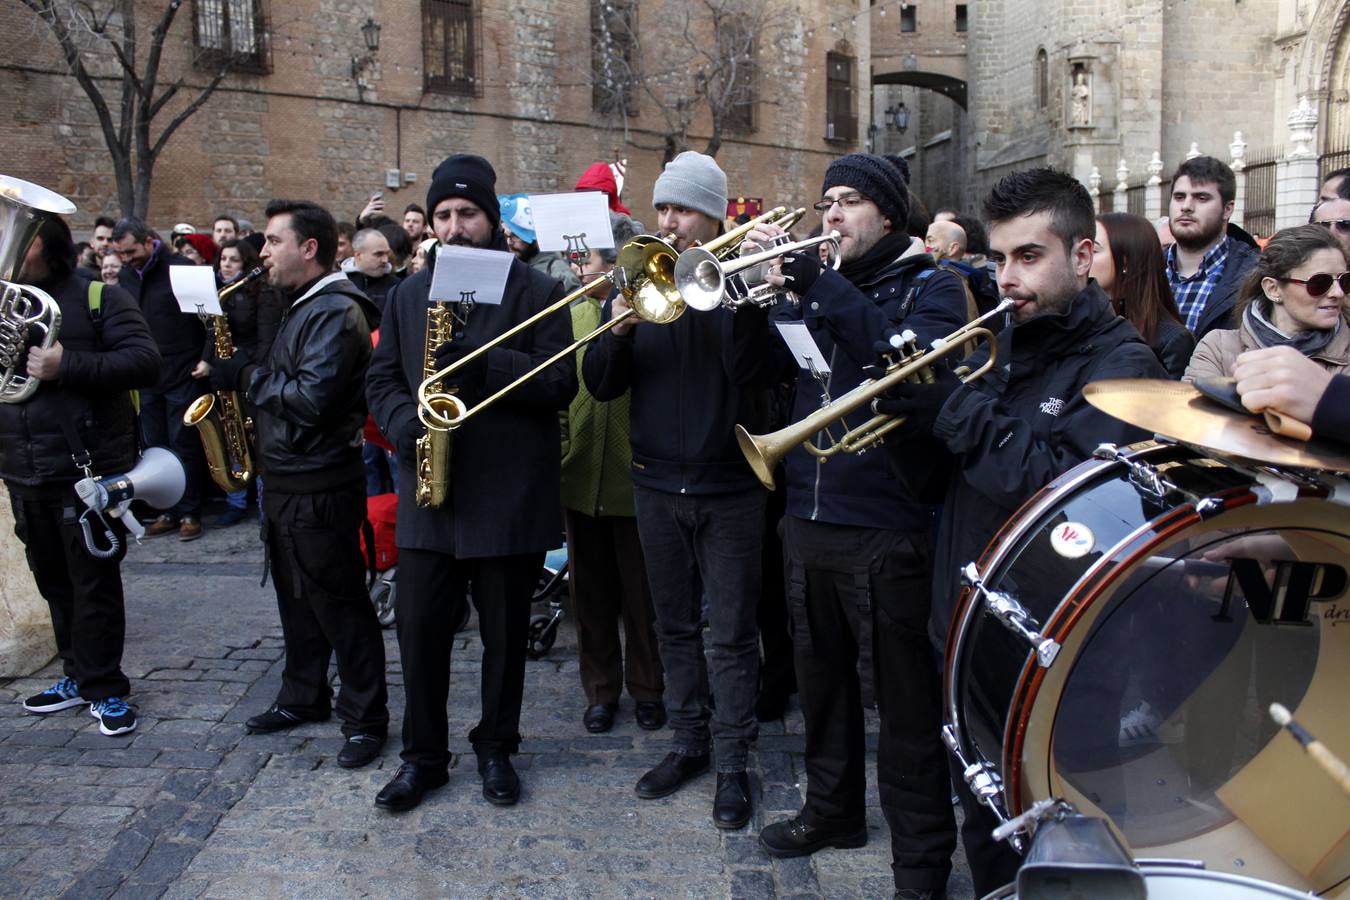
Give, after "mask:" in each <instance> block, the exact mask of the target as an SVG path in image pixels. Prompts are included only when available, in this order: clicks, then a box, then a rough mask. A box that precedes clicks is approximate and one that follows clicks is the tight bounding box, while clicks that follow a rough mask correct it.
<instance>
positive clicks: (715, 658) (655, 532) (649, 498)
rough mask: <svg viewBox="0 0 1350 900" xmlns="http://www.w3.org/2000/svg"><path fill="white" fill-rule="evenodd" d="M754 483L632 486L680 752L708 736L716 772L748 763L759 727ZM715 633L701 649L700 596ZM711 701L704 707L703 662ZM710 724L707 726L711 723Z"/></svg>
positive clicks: (760, 511)
mask: <svg viewBox="0 0 1350 900" xmlns="http://www.w3.org/2000/svg"><path fill="white" fill-rule="evenodd" d="M765 497H766V494H765V493H764V491H762V490H760V489H759V488H753V489H751V490H748V491H741V492H739V493H735V494H715V495H691V494H669V493H665V492H664V491H654V490H651V489H650V488H644V487H641V486H637V485H635V486H634V488H633V500H634V503H635V505H636V507H637V523H638V535H639V537H640V538H641V540H642V555H643V557H644V558H645V560H646V562H647V579H648V581H649V582H650V584H651V589H652V606H653V609H654V612H655V614H656V637H657V643H658V644H659V646H660V650H661V663H662V665H663V666H664V668H665V670H666V695H665V696H666V708H667V710H668V712H669V714H670V727H671V730H673V731H674V732H675V746H674V750H675V752H676V753H680V754H684V755H687V756H697V755H700V754H703V753H707V752H708V747H709V744H710V743H711V744H712V747H713V751H714V753H715V754H716V759H717V771H718V772H740V771H743V770H744V769H745V763H746V758H747V756H748V755H749V750H750V743H751V742H752V741H753V740H754V739H755V737H756V735H757V734H758V727H759V726H758V724H757V723H756V721H755V691H756V689H757V688H758V680H759V631H758V626H757V625H756V620H755V613H756V609H757V608H758V604H759V592H760V544H761V542H762V540H763V536H764V502H765ZM705 595H706V597H707V605H706V615H707V624H708V629H709V640H710V641H711V652H710V653H709V654H708V660H707V661H705V660H704V656H703V620H704V613H705V606H704V597H705ZM710 667H711V670H712V688H713V691H714V693H716V695H717V709H716V710H715V711H710V710H709V709H708V670H709V668H710ZM710 724H711V729H710V728H709V725H710Z"/></svg>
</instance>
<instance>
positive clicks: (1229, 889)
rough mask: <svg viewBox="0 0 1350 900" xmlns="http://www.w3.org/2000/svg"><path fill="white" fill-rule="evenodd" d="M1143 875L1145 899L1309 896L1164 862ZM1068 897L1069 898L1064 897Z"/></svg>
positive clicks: (1013, 893)
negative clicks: (1146, 894) (1146, 891)
mask: <svg viewBox="0 0 1350 900" xmlns="http://www.w3.org/2000/svg"><path fill="white" fill-rule="evenodd" d="M1139 869H1140V871H1142V872H1143V873H1144V887H1145V888H1146V889H1147V890H1148V900H1197V898H1203V900H1271V898H1275V897H1285V898H1295V897H1301V898H1303V900H1307V898H1308V895H1307V894H1305V893H1300V892H1298V891H1294V890H1290V889H1289V888H1286V887H1280V886H1279V885H1278V884H1270V883H1269V882H1265V881H1257V880H1256V879H1255V878H1243V877H1241V876H1238V875H1223V874H1220V873H1218V872H1206V871H1204V870H1203V869H1195V868H1189V867H1187V866H1175V865H1167V864H1165V863H1141V864H1140V866H1139ZM1017 896H1018V894H1017V888H1016V887H1015V886H1013V885H1008V886H1007V887H1005V888H1001V889H1000V890H997V891H994V893H992V894H990V895H989V896H988V897H986V898H985V900H1016V898H1017ZM1065 896H1070V895H1067V894H1066V895H1065Z"/></svg>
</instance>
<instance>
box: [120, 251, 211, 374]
mask: <svg viewBox="0 0 1350 900" xmlns="http://www.w3.org/2000/svg"><path fill="white" fill-rule="evenodd" d="M190 265H192V262H191V261H190V260H189V259H187V258H186V257H183V256H179V255H178V254H177V253H173V252H171V251H170V250H169V249H168V248H167V247H165V246H163V245H158V246H156V247H155V252H154V255H153V256H151V257H150V263H149V264H148V265H147V266H146V267H145V272H144V273H143V274H142V273H137V271H136V270H135V269H134V268H132V267H131V266H123V267H122V271H121V273H119V274H118V276H117V286H118V287H120V288H123V289H124V290H125V291H126V292H127V293H129V294H131V296H133V297H135V298H136V302H138V303H139V304H140V305H141V313H142V314H143V315H144V316H145V322H146V324H147V325H149V326H150V333H151V334H152V335H154V337H155V345H156V346H157V347H159V355H160V357H161V358H162V363H161V365H160V377H159V382H158V384H157V385H155V386H154V387H155V389H156V390H160V391H164V390H168V389H169V388H171V387H173V386H174V385H176V384H182V383H183V382H184V381H186V380H187V379H188V378H189V373H190V372H191V371H192V367H193V366H195V365H196V364H197V361H198V360H199V359H201V351H202V346H203V344H204V343H205V341H206V329H205V328H204V327H203V326H202V323H201V320H200V319H198V318H197V316H196V315H194V314H192V313H185V312H183V311H182V310H181V309H179V308H178V301H177V300H176V299H174V295H173V285H172V284H170V282H169V266H190Z"/></svg>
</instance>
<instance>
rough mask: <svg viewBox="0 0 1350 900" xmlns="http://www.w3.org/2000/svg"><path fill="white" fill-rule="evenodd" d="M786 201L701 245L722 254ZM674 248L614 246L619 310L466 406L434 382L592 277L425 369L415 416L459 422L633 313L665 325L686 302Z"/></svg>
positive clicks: (580, 291)
mask: <svg viewBox="0 0 1350 900" xmlns="http://www.w3.org/2000/svg"><path fill="white" fill-rule="evenodd" d="M787 212H788V211H787V209H786V208H785V207H782V206H780V207H777V208H775V209H771V210H769V211H768V212H766V213H764V214H763V215H761V216H758V217H756V218H754V219H751V220H750V221H749V222H746V223H745V224H744V225H740V226H738V227H736V228H734V229H732V230H731V231H728V232H727V233H726V234H723V235H721V236H720V237H717V238H714V239H713V240H711V241H709V242H708V243H707V245H705V248H704V249H706V250H707V251H708V252H710V253H712V254H718V253H723V254H727V253H730V252H731V251H733V250H734V249H736V248H737V247H739V246H740V243H741V241H743V240H744V239H745V236H746V235H747V234H749V233H750V232H751V230H753V229H754V228H755V227H756V226H758V225H761V224H763V223H765V222H769V221H773V220H776V219H780V218H782V217H783V216H784V215H785V214H787ZM678 256H679V254H678V253H677V252H676V251H675V248H674V247H673V246H672V245H671V243H670V242H668V241H667V240H665V239H663V238H661V237H654V236H652V235H639V236H638V237H635V238H633V239H632V240H630V241H628V242H627V243H625V244H624V245H623V246H622V247H620V248H619V253H618V257H617V259H616V261H615V265H614V269H613V270H611V271H610V272H609V273H607V274H606V275H604V276H602V277H601V278H600V279H599V280H600V281H611V282H613V284H614V286H615V287H617V288H618V289H619V290H620V291H622V292H623V296H624V299H625V300H626V301H627V302H628V310H627V311H626V312H623V313H621V314H619V315H617V316H615V317H613V318H612V319H610V320H609V321H608V322H602V323H601V324H600V325H599V327H597V328H595V329H594V330H593V331H591V332H590V333H589V334H586V335H584V336H582V337H580V338H578V339H577V340H575V341H573V342H572V343H571V344H570V345H568V346H567V347H564V348H563V349H562V350H559V351H558V352H557V353H555V354H553V355H552V356H550V357H549V358H548V359H546V360H544V361H543V362H542V363H540V364H539V365H537V366H535V367H534V368H533V369H531V370H530V371H528V372H526V373H525V374H523V375H521V376H519V377H518V378H516V379H515V380H514V381H512V382H511V383H510V384H508V385H506V386H505V387H503V388H501V389H499V390H498V391H497V392H496V393H494V394H491V395H490V396H488V397H486V398H484V399H483V400H482V401H480V402H479V403H477V404H475V405H474V406H472V407H470V406H468V405H467V404H466V403H465V402H464V400H463V399H462V398H461V397H459V396H457V395H456V394H453V393H450V392H449V391H447V390H445V389H443V388H441V387H438V384H446V383H449V382H452V381H453V380H454V379H453V376H454V374H455V372H457V371H458V370H459V369H461V368H463V367H464V366H465V365H467V364H468V363H470V362H471V361H473V360H474V359H477V358H478V357H479V356H481V355H482V354H484V353H486V352H488V351H489V350H491V349H492V348H493V347H496V346H498V345H500V344H502V343H504V342H506V341H508V340H510V339H511V338H513V337H515V336H516V335H517V334H519V333H520V332H522V331H524V330H525V329H526V328H529V327H531V326H532V325H534V324H535V323H536V322H538V321H539V320H541V319H543V318H545V317H546V316H551V315H553V314H554V313H557V312H558V311H560V310H564V309H567V308H568V307H569V306H571V305H572V304H573V303H574V302H576V301H577V300H579V299H580V298H581V297H582V296H584V295H585V294H586V293H587V292H588V291H590V290H592V289H594V287H595V285H596V283H597V282H595V281H592V282H590V283H589V284H584V285H582V286H581V287H579V288H577V289H576V290H575V291H573V292H572V293H570V294H568V295H567V296H565V297H563V298H562V299H560V300H558V301H557V302H556V303H553V304H552V305H550V306H548V307H547V308H545V309H542V310H540V311H539V312H537V313H535V314H534V315H532V316H530V317H529V318H528V319H526V320H524V321H523V322H521V323H519V324H518V325H515V326H513V327H511V328H509V329H507V330H506V331H504V332H502V333H501V334H499V335H497V337H495V338H493V339H492V340H491V341H489V342H487V343H485V344H483V345H482V346H481V347H478V348H477V349H475V350H474V351H473V352H471V353H467V354H465V355H464V356H463V357H461V358H460V359H458V360H456V361H455V362H454V363H452V364H451V365H449V366H447V367H445V368H444V369H440V370H439V371H435V372H431V373H428V374H425V377H424V378H423V379H422V383H421V384H420V385H418V388H417V405H418V416H419V417H420V418H421V420H422V424H424V425H425V426H426V427H427V428H428V429H439V430H442V431H449V430H452V429H455V428H459V427H460V426H461V425H463V424H464V423H465V422H466V421H467V420H468V419H469V418H471V417H472V416H474V415H476V414H477V413H479V412H481V411H482V410H485V409H487V408H488V407H490V406H491V405H492V404H494V403H496V402H497V401H498V400H500V399H501V398H502V397H504V396H506V395H507V394H509V393H511V392H512V391H514V390H516V389H517V388H518V387H520V386H521V385H522V384H524V383H525V382H527V381H529V380H530V379H531V378H534V377H535V376H536V375H538V374H539V373H540V372H542V371H543V370H544V369H546V368H548V367H549V366H551V365H553V364H554V363H556V362H557V361H558V360H560V359H564V358H566V357H568V356H570V355H571V354H573V353H575V352H576V350H577V348H578V347H581V346H582V345H584V344H588V343H590V342H591V341H593V340H595V339H596V338H598V337H599V336H600V335H602V334H604V333H605V332H606V331H609V330H610V329H611V328H613V327H614V326H615V325H618V324H619V323H620V322H623V321H625V320H626V319H628V318H630V317H631V316H638V317H639V318H640V319H642V320H643V321H644V322H652V323H654V324H657V325H668V324H670V323H671V322H674V321H675V320H676V319H678V318H679V317H680V316H681V315H683V314H684V310H685V307H686V304H685V301H684V300H683V298H681V296H680V292H679V290H678V289H676V287H675V274H674V270H675V261H676V259H677V258H678Z"/></svg>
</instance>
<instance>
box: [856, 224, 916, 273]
mask: <svg viewBox="0 0 1350 900" xmlns="http://www.w3.org/2000/svg"><path fill="white" fill-rule="evenodd" d="M909 244H910V240H909V235H908V234H907V233H906V232H903V231H892V232H890V233H889V234H887V235H885V236H884V237H882V239H881V240H879V241H877V242H876V243H875V244H873V245H872V249H871V250H868V251H867V252H866V253H864V254H863V255H862V256H860V257H858V258H857V259H851V260H849V261H848V262H845V263H844V264H843V265H841V266H840V267H839V274H840V275H843V276H844V277H845V278H847V279H848V280H849V281H850V282H852V283H853V284H855V285H856V284H867V283H868V282H869V281H871V280H872V279H874V278H876V277H877V276H878V275H880V274H881V273H882V271H884V270H885V269H886V267H887V266H889V265H890V264H891V263H893V262H895V261H896V260H897V259H899V258H900V254H902V253H904V252H905V251H906V250H908V249H909Z"/></svg>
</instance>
